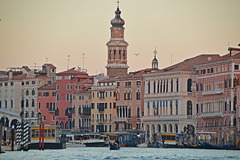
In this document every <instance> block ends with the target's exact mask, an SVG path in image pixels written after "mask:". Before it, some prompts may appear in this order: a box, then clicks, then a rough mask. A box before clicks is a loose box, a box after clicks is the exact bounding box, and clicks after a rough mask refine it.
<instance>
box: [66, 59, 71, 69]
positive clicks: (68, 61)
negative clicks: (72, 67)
mask: <svg viewBox="0 0 240 160" xmlns="http://www.w3.org/2000/svg"><path fill="white" fill-rule="evenodd" d="M70 56H71V55H67V57H68V59H67V61H68V65H67V70H68V69H69V58H70Z"/></svg>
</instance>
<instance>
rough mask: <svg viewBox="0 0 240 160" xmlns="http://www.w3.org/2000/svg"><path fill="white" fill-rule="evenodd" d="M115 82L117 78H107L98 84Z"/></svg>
mask: <svg viewBox="0 0 240 160" xmlns="http://www.w3.org/2000/svg"><path fill="white" fill-rule="evenodd" d="M115 81H116V80H115V78H106V79H103V80H101V81H99V82H98V83H108V82H115Z"/></svg>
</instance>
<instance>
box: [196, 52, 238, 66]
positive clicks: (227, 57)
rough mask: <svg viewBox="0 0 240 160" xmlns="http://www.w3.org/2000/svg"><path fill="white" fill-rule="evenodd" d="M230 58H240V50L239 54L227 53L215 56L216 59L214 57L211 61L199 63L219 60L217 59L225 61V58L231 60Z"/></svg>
mask: <svg viewBox="0 0 240 160" xmlns="http://www.w3.org/2000/svg"><path fill="white" fill-rule="evenodd" d="M230 59H240V52H239V53H237V54H234V55H232V56H230V55H229V53H228V54H225V55H223V56H221V57H220V56H219V57H218V58H215V59H212V60H210V61H204V62H201V63H197V65H198V64H205V63H212V62H217V61H224V60H230Z"/></svg>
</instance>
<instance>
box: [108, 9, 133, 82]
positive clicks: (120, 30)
mask: <svg viewBox="0 0 240 160" xmlns="http://www.w3.org/2000/svg"><path fill="white" fill-rule="evenodd" d="M120 14H121V11H120V10H119V6H118V7H117V10H116V11H115V18H114V19H112V20H111V25H112V27H111V28H110V30H111V39H110V41H109V42H107V44H106V45H107V47H108V56H107V57H108V60H107V66H106V68H107V75H108V76H109V77H110V78H114V77H119V76H122V75H125V74H127V73H128V68H129V66H128V65H127V46H128V43H127V42H126V41H125V40H124V30H125V28H124V27H123V25H124V24H125V21H124V20H123V19H122V18H121V17H120Z"/></svg>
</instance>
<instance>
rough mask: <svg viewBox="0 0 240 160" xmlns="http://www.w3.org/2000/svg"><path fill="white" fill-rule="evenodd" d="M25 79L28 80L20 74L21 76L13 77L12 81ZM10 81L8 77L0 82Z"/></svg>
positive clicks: (24, 75)
mask: <svg viewBox="0 0 240 160" xmlns="http://www.w3.org/2000/svg"><path fill="white" fill-rule="evenodd" d="M23 79H27V75H26V74H19V75H16V76H13V78H12V79H11V80H23ZM8 80H9V78H8V77H5V78H0V81H8Z"/></svg>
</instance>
